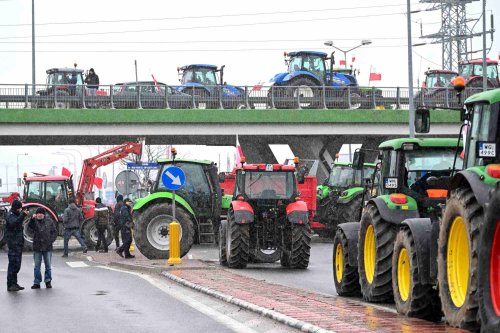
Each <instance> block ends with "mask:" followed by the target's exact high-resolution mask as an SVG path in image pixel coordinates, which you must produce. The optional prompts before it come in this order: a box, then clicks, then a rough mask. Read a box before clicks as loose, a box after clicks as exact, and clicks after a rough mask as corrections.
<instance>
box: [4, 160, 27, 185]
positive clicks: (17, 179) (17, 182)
mask: <svg viewBox="0 0 500 333" xmlns="http://www.w3.org/2000/svg"><path fill="white" fill-rule="evenodd" d="M27 155H28V153H23V154H17V156H16V161H17V163H16V165H17V178H16V185H17V192H19V156H27ZM7 181H9V180H7Z"/></svg>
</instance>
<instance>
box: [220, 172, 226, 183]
mask: <svg viewBox="0 0 500 333" xmlns="http://www.w3.org/2000/svg"><path fill="white" fill-rule="evenodd" d="M224 181H226V174H225V173H224V172H221V173H219V183H223V182H224Z"/></svg>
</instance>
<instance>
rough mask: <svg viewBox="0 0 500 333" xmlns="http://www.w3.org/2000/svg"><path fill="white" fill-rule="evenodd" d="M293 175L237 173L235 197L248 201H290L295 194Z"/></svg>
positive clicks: (283, 173)
mask: <svg viewBox="0 0 500 333" xmlns="http://www.w3.org/2000/svg"><path fill="white" fill-rule="evenodd" d="M295 186H296V184H295V175H294V173H293V172H285V171H272V172H269V171H248V170H245V171H244V172H243V171H239V172H238V175H237V184H236V192H235V195H236V196H237V195H239V194H243V195H245V196H246V197H247V198H248V199H291V198H292V196H293V195H294V194H295Z"/></svg>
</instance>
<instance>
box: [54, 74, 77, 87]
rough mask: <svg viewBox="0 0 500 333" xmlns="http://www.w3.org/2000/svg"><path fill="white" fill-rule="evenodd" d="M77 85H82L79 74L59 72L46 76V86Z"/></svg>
mask: <svg viewBox="0 0 500 333" xmlns="http://www.w3.org/2000/svg"><path fill="white" fill-rule="evenodd" d="M70 83H71V84H77V85H82V84H83V79H82V75H81V74H80V73H68V72H59V73H51V74H49V75H48V76H47V84H48V85H49V86H50V85H55V84H70Z"/></svg>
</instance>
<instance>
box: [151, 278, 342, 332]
mask: <svg viewBox="0 0 500 333" xmlns="http://www.w3.org/2000/svg"><path fill="white" fill-rule="evenodd" d="M161 275H163V276H165V277H166V278H168V279H170V280H172V281H175V282H177V283H179V284H182V285H183V286H185V287H189V288H191V289H194V290H196V291H199V292H202V293H204V294H207V295H209V296H212V297H215V298H217V299H220V300H222V301H224V302H228V303H231V304H234V305H237V306H239V307H242V308H244V309H247V310H250V311H252V312H255V313H258V314H260V315H261V316H264V317H267V318H271V319H273V320H276V321H278V322H280V323H282V324H285V325H287V326H290V327H293V328H296V329H299V330H301V331H302V332H307V333H336V332H335V331H328V330H325V329H323V328H321V327H319V326H315V325H312V324H309V323H307V322H305V321H302V320H298V319H294V318H292V317H289V316H286V315H284V314H282V313H279V312H276V311H274V310H269V309H266V308H263V307H260V306H257V305H255V304H252V303H249V302H246V301H244V300H241V299H239V298H236V297H233V296H229V295H226V294H223V293H221V292H218V291H215V290H212V289H210V288H206V287H202V286H200V285H198V284H195V283H192V282H189V281H187V280H185V279H183V278H180V277H178V276H175V275H173V274H171V273H168V272H165V271H164V272H161Z"/></svg>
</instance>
